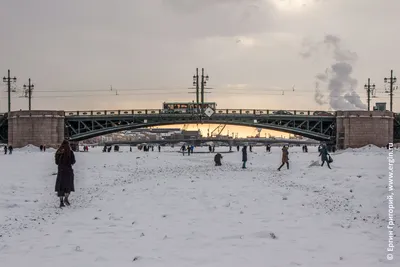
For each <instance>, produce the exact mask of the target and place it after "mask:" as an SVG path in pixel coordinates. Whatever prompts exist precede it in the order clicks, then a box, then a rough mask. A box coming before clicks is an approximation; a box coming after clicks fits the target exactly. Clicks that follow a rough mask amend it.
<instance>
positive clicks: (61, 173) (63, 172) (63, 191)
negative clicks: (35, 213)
mask: <svg viewBox="0 0 400 267" xmlns="http://www.w3.org/2000/svg"><path fill="white" fill-rule="evenodd" d="M55 162H56V165H57V166H58V173H57V180H56V186H55V191H56V192H57V196H58V197H59V198H60V208H62V207H65V205H67V206H69V205H70V203H69V200H68V197H69V195H70V193H71V192H74V191H75V186H74V170H73V169H72V165H74V164H75V162H76V161H75V155H74V152H73V151H72V150H71V146H70V144H69V142H68V141H67V140H64V141H63V142H62V144H61V146H60V148H59V149H58V150H57V152H56V155H55Z"/></svg>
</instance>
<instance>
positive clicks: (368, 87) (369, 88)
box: [364, 78, 375, 111]
mask: <svg viewBox="0 0 400 267" xmlns="http://www.w3.org/2000/svg"><path fill="white" fill-rule="evenodd" d="M370 82H371V80H370V78H368V83H367V84H366V85H364V88H365V89H366V90H367V95H368V100H367V101H368V111H370V110H371V93H372V95H373V94H374V91H375V84H371V83H370Z"/></svg>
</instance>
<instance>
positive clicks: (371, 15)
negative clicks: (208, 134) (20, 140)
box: [0, 0, 400, 111]
mask: <svg viewBox="0 0 400 267" xmlns="http://www.w3.org/2000/svg"><path fill="white" fill-rule="evenodd" d="M0 7H1V8H0V36H1V42H0V74H1V76H4V75H6V74H7V69H11V75H12V76H14V75H15V76H17V78H18V81H17V84H16V86H17V89H18V90H17V92H16V93H13V97H14V98H15V99H13V109H26V108H27V106H28V101H27V99H24V98H18V96H21V95H22V92H21V88H22V85H23V84H24V83H27V82H28V78H32V81H33V82H34V84H35V89H34V90H35V91H34V97H35V98H34V99H33V108H34V109H56V108H58V109H65V110H77V109H80V110H89V109H134V108H137V109H138V108H160V107H161V103H162V102H163V101H178V100H179V101H180V100H183V101H186V100H188V101H191V100H193V99H194V95H193V94H188V93H187V92H188V91H189V90H188V89H187V88H188V87H191V86H192V75H193V74H194V71H195V69H196V67H198V68H202V67H204V68H205V69H206V73H207V74H208V75H209V76H210V81H209V83H208V86H209V87H212V88H213V89H212V90H213V93H212V94H207V95H206V100H208V101H215V102H217V103H218V106H219V107H220V108H264V109H287V110H288V109H311V110H327V109H329V108H332V107H333V108H336V109H338V108H340V107H341V106H342V107H353V108H357V106H359V107H362V103H356V102H357V97H356V95H355V93H354V92H357V93H358V94H359V95H360V97H361V101H363V102H366V92H365V90H364V88H363V87H364V83H365V82H366V81H367V78H369V77H370V78H371V79H372V82H375V83H376V85H377V88H378V91H383V89H384V83H383V78H384V77H387V76H389V75H390V70H391V69H394V71H395V74H396V71H398V73H397V74H399V73H400V65H399V62H400V53H399V52H398V46H399V43H400V35H399V34H398V29H396V25H400V17H399V12H398V11H399V10H400V1H399V0H319V1H318V0H292V1H290V0H68V1H62V0H34V1H33V0H0ZM399 76H400V75H399ZM356 81H358V83H356ZM317 82H318V88H319V93H318V94H317V95H316V94H315V88H316V83H317ZM111 85H112V88H113V91H111V90H110V86H111ZM1 88H2V90H1V95H0V97H1V101H0V110H1V111H6V110H7V101H6V96H7V94H6V92H5V89H6V87H5V86H3V85H2V87H1ZM293 88H294V89H293ZM83 90H85V91H83ZM89 90H93V91H92V92H88V91H89ZM102 90H103V91H102ZM293 90H294V91H293ZM43 91H53V92H43ZM168 93H169V95H168ZM116 94H118V95H116ZM283 94H284V95H283ZM78 95H80V97H77V96H78ZM55 96H59V98H55ZM378 96H381V97H382V96H385V94H382V93H378ZM399 96H400V95H399ZM329 97H331V98H329ZM338 99H339V100H340V101H339V100H338ZM316 100H317V101H316ZM375 100H378V101H388V99H387V98H377V99H375ZM375 100H374V101H375ZM346 101H350V102H351V103H356V104H351V103H346ZM317 102H319V103H320V104H322V105H320V104H318V103H317ZM397 105H400V101H397V99H396V101H395V110H397V111H399V110H400V107H398V106H397Z"/></svg>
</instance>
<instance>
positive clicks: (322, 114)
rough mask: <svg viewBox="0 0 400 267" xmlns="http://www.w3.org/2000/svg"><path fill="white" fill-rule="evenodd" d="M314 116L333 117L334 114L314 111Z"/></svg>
mask: <svg viewBox="0 0 400 267" xmlns="http://www.w3.org/2000/svg"><path fill="white" fill-rule="evenodd" d="M313 115H314V116H333V115H335V114H333V113H330V112H326V111H315V112H314V113H313Z"/></svg>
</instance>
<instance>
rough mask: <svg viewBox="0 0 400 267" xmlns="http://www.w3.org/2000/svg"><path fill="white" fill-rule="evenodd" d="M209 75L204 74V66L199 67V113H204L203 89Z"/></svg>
mask: <svg viewBox="0 0 400 267" xmlns="http://www.w3.org/2000/svg"><path fill="white" fill-rule="evenodd" d="M209 79H210V77H209V76H208V75H206V76H204V68H202V69H201V114H203V113H204V89H205V86H206V85H207V82H208V80H209Z"/></svg>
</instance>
